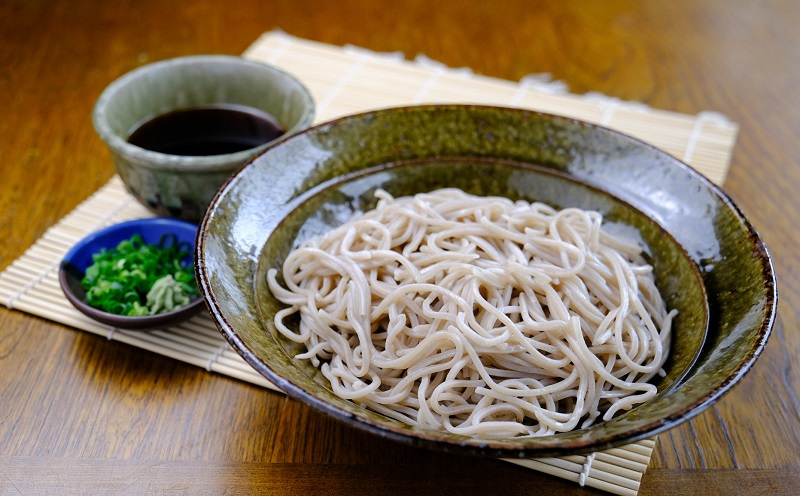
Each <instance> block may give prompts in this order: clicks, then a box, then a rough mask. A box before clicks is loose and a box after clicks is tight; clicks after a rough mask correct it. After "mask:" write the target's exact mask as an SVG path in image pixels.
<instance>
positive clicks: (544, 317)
mask: <svg viewBox="0 0 800 496" xmlns="http://www.w3.org/2000/svg"><path fill="white" fill-rule="evenodd" d="M376 196H377V197H378V199H379V201H378V205H377V207H376V208H375V209H374V210H371V211H368V212H366V213H364V214H360V215H358V216H356V217H354V218H353V219H351V220H350V221H348V222H347V223H345V224H344V225H342V226H340V227H338V228H336V229H334V230H332V231H330V232H328V233H326V234H325V235H323V236H321V237H317V238H315V239H312V240H309V241H307V242H305V243H304V244H303V245H302V246H300V247H298V248H297V249H295V250H294V251H292V252H291V253H290V254H289V255H288V257H287V259H286V261H285V263H284V265H283V268H282V276H283V285H281V283H279V282H278V279H277V274H278V271H277V270H276V269H274V268H273V269H270V270H269V271H268V274H267V278H268V285H269V288H270V290H271V291H272V293H273V295H274V296H275V297H276V298H277V299H278V300H280V301H281V302H283V303H284V304H286V305H288V308H285V309H283V310H281V311H280V312H278V314H277V315H276V317H275V324H276V326H277V329H278V330H279V332H280V333H281V334H283V335H284V336H286V337H287V338H288V339H290V340H292V341H295V342H298V343H302V344H303V345H305V347H306V348H307V352H305V353H302V354H300V355H298V356H297V358H300V359H307V360H310V361H311V362H312V363H313V364H314V366H316V367H319V368H320V370H321V371H322V373H323V374H324V376H325V377H326V378H327V379H328V380H329V381H330V383H331V387H332V389H333V391H334V392H335V393H336V394H337V395H339V396H340V397H342V398H345V399H349V400H352V401H353V402H355V403H357V404H359V405H363V406H364V407H366V408H368V409H371V410H373V411H375V412H379V413H381V414H383V415H386V416H388V417H391V418H393V419H397V420H399V421H402V422H404V423H406V424H409V425H412V426H419V427H422V428H426V429H434V430H447V431H450V432H453V433H457V434H463V435H470V436H478V437H482V438H500V437H514V436H544V435H550V434H554V433H558V432H564V431H569V430H572V429H575V428H579V427H587V426H589V425H591V424H592V423H594V422H596V421H598V419H600V418H602V419H604V420H608V419H610V418H611V417H613V416H614V415H615V414H616V413H617V412H618V411H620V410H625V409H629V408H631V407H633V406H635V405H637V404H639V403H642V402H644V401H647V400H648V399H650V398H652V397H653V396H654V395H655V394H656V387H655V386H654V385H653V384H650V383H648V381H649V380H650V379H651V378H652V377H653V376H655V375H656V374H658V373H659V372H661V368H662V365H663V364H664V361H665V360H666V357H667V353H668V351H669V343H670V326H671V320H672V317H673V315H674V313H675V312H674V311H673V312H668V311H667V309H666V308H665V304H664V301H663V300H662V298H661V296H660V294H659V292H658V290H657V289H656V287H655V284H654V281H653V275H652V267H651V266H649V265H648V264H647V263H646V262H645V261H644V259H643V258H642V248H641V247H640V246H638V245H637V244H636V243H634V242H631V241H629V240H626V239H622V238H619V237H615V236H612V235H610V234H609V233H607V232H605V231H604V230H603V229H602V228H601V222H602V217H601V215H600V214H599V213H597V212H591V211H584V210H580V209H577V208H567V209H564V210H560V211H557V210H555V209H553V208H551V207H549V206H547V205H545V204H541V203H526V202H524V201H517V202H512V201H511V200H509V199H506V198H499V197H476V196H471V195H468V194H466V193H464V192H463V191H460V190H456V189H443V190H438V191H434V192H431V193H424V194H418V195H416V196H414V197H403V198H397V199H395V198H392V197H391V196H390V195H389V194H388V193H386V192H384V191H378V192H377V193H376ZM297 313H299V317H300V319H299V327H298V328H296V329H293V328H290V327H289V326H288V325H286V323H285V322H284V321H285V320H286V319H287V317H289V316H290V315H292V314H297Z"/></svg>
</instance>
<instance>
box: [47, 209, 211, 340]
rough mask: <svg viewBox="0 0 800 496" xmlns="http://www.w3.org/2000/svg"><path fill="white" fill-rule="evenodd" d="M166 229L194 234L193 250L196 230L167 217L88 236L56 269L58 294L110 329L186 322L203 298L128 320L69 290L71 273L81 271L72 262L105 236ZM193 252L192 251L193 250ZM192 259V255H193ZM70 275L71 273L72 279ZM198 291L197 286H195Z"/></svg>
mask: <svg viewBox="0 0 800 496" xmlns="http://www.w3.org/2000/svg"><path fill="white" fill-rule="evenodd" d="M153 225H158V226H166V227H170V228H177V229H178V230H182V231H184V232H186V233H188V232H190V231H192V230H193V231H194V233H195V234H194V236H192V237H193V247H194V246H196V243H197V226H196V225H195V224H192V223H191V222H187V221H184V220H180V219H171V218H167V217H148V218H142V219H132V220H128V221H123V222H119V223H116V224H111V225H108V226H106V227H103V228H101V229H98V230H96V231H93V232H91V233H90V234H88V235H86V236H84V237H83V238H81V239H80V240H79V241H78V242H76V243H75V244H74V245H72V247H70V249H69V250H68V251H67V253H66V254H64V256H63V257H62V258H61V261H60V262H59V269H58V281H59V285H60V286H61V290H62V291H63V293H64V296H65V297H66V298H67V300H68V301H69V302H70V303H71V304H72V305H73V306H74V307H75V308H76V309H77V310H78V311H79V312H81V313H82V314H84V315H86V316H87V317H90V318H91V319H93V320H96V321H97V322H100V323H102V324H106V325H110V326H113V327H118V328H121V329H128V330H151V329H154V328H159V327H164V326H166V325H169V324H173V323H176V322H178V321H182V320H185V319H188V318H189V317H191V316H193V315H194V314H196V313H197V312H199V311H200V309H201V308H202V307H203V306H204V298H203V297H202V294H201V296H200V297H198V298H195V299H194V300H192V301H191V302H189V304H188V305H184V306H182V307H180V308H177V309H175V310H172V311H169V312H163V313H159V314H156V315H143V316H127V315H117V314H112V313H109V312H105V311H103V310H100V309H98V308H94V307H92V306H90V305H89V304H87V303H86V302H85V301H84V300H83V299H82V298H80V297H79V296H78V295H77V294H75V292H74V291H73V290H72V288H71V286H70V284H69V281H70V279H71V278H72V277H73V276H75V275H76V274H74V272H76V271H80V269H78V268H77V267H76V266H75V265H74V264H73V263H72V260H73V259H74V258H75V257H76V256H77V255H78V254H79V253H81V252H82V251H84V250H86V249H87V248H88V247H89V246H90V245H91V244H92V243H94V242H96V241H98V240H101V239H103V238H104V237H106V236H109V235H112V234H114V233H117V232H119V231H123V232H124V231H125V230H128V229H132V230H135V229H136V228H145V229H146V228H147V227H148V226H153ZM193 251H194V250H193ZM192 255H194V253H192ZM71 273H73V274H72V275H71ZM198 289H199V285H198Z"/></svg>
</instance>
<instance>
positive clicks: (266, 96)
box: [92, 55, 315, 223]
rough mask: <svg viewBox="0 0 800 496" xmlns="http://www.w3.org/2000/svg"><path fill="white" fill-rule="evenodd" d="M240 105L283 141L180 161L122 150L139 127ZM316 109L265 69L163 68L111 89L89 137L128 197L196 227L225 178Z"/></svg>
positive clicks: (185, 62) (210, 59)
mask: <svg viewBox="0 0 800 496" xmlns="http://www.w3.org/2000/svg"><path fill="white" fill-rule="evenodd" d="M225 104H229V105H241V106H247V107H252V108H255V109H257V110H261V111H264V112H267V113H268V114H270V115H272V116H273V117H274V118H275V119H276V120H277V121H278V123H279V124H280V125H281V127H282V128H283V129H284V130H285V131H286V133H285V134H284V135H283V136H281V137H279V138H277V139H276V140H274V141H270V142H268V143H264V144H262V145H260V146H256V147H254V148H250V149H248V150H243V151H238V152H235V153H225V154H220V155H207V156H184V155H172V154H166V153H159V152H154V151H150V150H147V149H145V148H141V147H139V146H136V145H133V144H131V143H129V142H128V139H129V137H130V135H131V132H132V131H133V130H134V129H135V128H136V126H137V125H140V124H141V123H142V122H144V121H147V120H148V119H151V118H153V117H155V116H158V115H161V114H165V113H167V112H170V111H174V110H179V109H189V108H194V107H201V106H208V105H225ZM314 113H315V105H314V101H313V98H312V97H311V94H310V92H309V91H308V89H307V88H306V87H305V86H304V85H303V84H302V83H301V82H300V81H299V80H297V79H296V78H295V77H294V76H292V75H291V74H288V73H287V72H284V71H282V70H280V69H278V68H276V67H273V66H271V65H268V64H264V63H260V62H256V61H252V60H247V59H244V58H241V57H233V56H225V55H196V56H188V57H179V58H174V59H169V60H163V61H159V62H155V63H152V64H148V65H145V66H142V67H139V68H138V69H135V70H133V71H131V72H129V73H127V74H125V75H123V76H122V77H120V78H119V79H117V80H115V81H114V82H112V83H111V84H110V85H109V86H108V87H107V88H106V89H105V90H104V91H103V92H102V94H101V95H100V97H99V98H98V100H97V103H96V104H95V107H94V111H93V114H92V120H93V123H94V127H95V130H96V131H97V134H98V135H99V136H100V138H101V139H102V140H103V142H104V143H105V144H106V146H107V147H108V149H109V150H110V152H111V157H112V159H113V162H114V165H115V168H116V171H117V173H118V174H119V176H120V178H121V179H122V181H123V183H124V184H125V187H126V189H127V190H128V191H129V192H130V193H131V194H132V195H133V196H134V197H135V198H136V199H137V200H139V202H141V203H142V204H143V205H144V206H146V207H147V208H148V209H150V210H151V211H152V212H153V213H154V214H156V215H158V216H166V217H175V218H179V219H183V220H188V221H191V222H195V223H196V222H198V221H199V220H200V218H201V217H202V215H203V213H204V212H205V209H206V207H207V206H208V203H209V202H210V201H211V198H212V197H213V196H214V194H215V193H216V191H217V189H218V188H219V187H220V186H221V185H222V183H223V182H225V180H226V179H227V178H228V176H229V175H230V174H231V173H233V172H234V171H235V170H236V169H237V168H239V167H241V166H242V165H243V164H244V163H246V162H247V161H248V160H250V159H251V158H253V157H254V156H256V155H257V154H258V153H260V152H261V151H263V150H264V149H265V148H266V147H267V146H270V145H271V144H273V143H274V142H275V141H278V140H280V139H283V138H285V137H286V136H289V135H291V134H293V133H296V132H297V131H300V130H302V129H305V128H307V127H308V126H309V125H310V124H311V122H312V121H313V119H314Z"/></svg>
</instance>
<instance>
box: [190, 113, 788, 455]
mask: <svg viewBox="0 0 800 496" xmlns="http://www.w3.org/2000/svg"><path fill="white" fill-rule="evenodd" d="M377 187H381V188H385V189H387V190H388V191H389V192H390V193H393V194H395V195H397V194H412V193H415V192H419V191H427V190H431V189H435V188H439V187H459V188H461V189H464V190H467V191H469V192H473V193H476V194H499V195H504V196H508V197H512V198H525V199H529V200H537V201H545V202H547V203H551V204H553V205H554V206H557V207H568V206H575V207H581V208H594V209H598V210H600V211H601V212H602V213H603V214H604V215H605V216H606V217H607V218H609V219H611V220H613V221H615V222H619V223H622V224H627V225H628V226H632V227H633V228H635V229H636V230H637V231H638V232H639V233H640V235H641V236H642V238H643V239H644V240H645V241H646V242H647V244H648V245H649V248H650V250H651V254H652V264H653V265H654V267H655V270H656V275H657V278H658V281H659V289H660V291H661V292H662V295H663V296H664V297H665V299H666V300H667V301H668V304H670V305H673V306H675V307H676V308H678V309H679V310H680V312H681V313H680V314H679V320H678V321H677V322H676V327H675V336H674V340H673V347H674V349H675V355H674V356H673V357H672V358H671V361H670V363H668V365H667V376H666V377H665V378H664V379H663V380H662V381H661V382H660V383H659V384H658V387H659V394H658V396H657V397H656V398H654V399H652V400H650V401H648V402H646V403H644V404H641V405H639V406H638V407H636V408H634V409H632V410H630V411H628V412H625V413H624V414H621V415H619V416H617V417H615V418H614V419H612V420H609V421H606V422H601V423H597V424H595V425H593V426H591V427H589V428H586V429H580V430H576V431H572V432H568V433H562V434H556V435H552V436H545V437H539V438H524V439H520V438H508V439H491V440H488V439H480V438H469V437H463V436H456V435H452V434H448V433H442V432H432V431H426V430H422V429H416V428H411V427H408V426H404V425H401V424H399V423H398V422H395V421H392V420H389V419H387V418H386V417H383V416H381V415H378V414H374V413H372V412H369V411H366V410H365V409H363V408H361V407H358V406H356V405H354V404H352V403H350V402H348V401H345V400H341V399H340V398H338V397H336V396H335V395H334V394H333V393H332V391H331V389H330V386H329V385H328V384H327V383H326V381H325V380H324V378H321V374H319V373H317V372H316V370H315V369H314V368H313V367H312V366H311V365H310V364H308V363H307V362H305V361H300V360H296V359H294V358H293V357H294V354H295V353H296V352H297V351H298V350H297V348H296V347H295V346H293V345H292V344H291V343H288V342H286V340H284V339H282V337H281V336H280V335H279V334H277V333H276V332H275V329H274V325H273V324H272V321H271V318H272V316H273V315H274V312H275V311H276V310H277V309H278V308H280V305H279V304H278V303H277V302H276V301H274V299H272V297H271V295H270V294H269V291H268V290H267V289H266V288H265V282H264V274H265V271H266V270H267V269H268V268H269V267H279V266H280V264H281V262H282V260H283V257H285V256H286V253H288V251H289V250H290V249H291V248H292V247H293V246H295V245H296V243H298V242H299V241H301V240H302V239H304V238H305V237H307V236H310V235H314V234H316V233H318V232H321V231H324V230H327V229H329V228H331V227H332V226H335V225H337V224H339V223H341V222H343V221H344V220H346V218H348V217H349V216H350V215H351V214H352V213H354V212H358V211H361V210H363V209H366V208H370V206H371V204H370V202H371V200H370V197H371V193H372V191H373V190H374V189H375V188H377ZM196 259H197V266H196V267H197V274H198V282H199V284H200V288H201V292H202V293H203V296H204V297H205V298H206V301H207V303H208V306H209V310H210V313H211V315H212V317H213V319H214V320H215V322H216V324H217V326H218V327H219V329H220V331H221V332H222V334H223V335H224V336H225V337H226V338H227V339H228V341H229V342H230V343H231V345H232V346H233V347H234V348H235V349H236V350H237V351H238V352H239V353H240V354H241V355H242V356H243V357H244V359H245V360H246V361H247V362H248V363H250V364H251V365H252V366H253V367H254V368H255V369H256V370H258V371H259V372H260V373H262V374H263V375H264V376H265V377H266V378H267V379H269V380H270V381H272V382H273V383H275V384H276V385H277V386H278V387H280V388H281V389H283V390H284V391H286V393H287V394H289V395H290V396H292V397H294V398H296V399H298V400H300V401H303V402H305V403H307V404H308V405H311V406H312V407H314V408H316V409H318V410H320V411H322V412H325V413H327V414H329V415H331V416H333V417H335V418H338V419H340V420H342V421H344V422H347V423H348V424H350V425H353V426H355V427H357V428H361V429H364V430H366V431H369V432H372V433H375V434H377V435H380V436H382V437H385V438H389V439H393V440H396V441H400V442H404V443H408V444H411V445H415V446H423V447H426V448H431V449H437V450H441V451H445V452H455V453H471V454H480V455H487V456H501V457H540V456H559V455H567V454H575V453H585V452H589V451H595V450H599V449H606V448H609V447H613V446H617V445H621V444H625V443H629V442H633V441H636V440H638V439H642V438H645V437H649V436H652V435H654V434H657V433H658V432H661V431H663V430H665V429H668V428H670V427H673V426H675V425H677V424H678V423H680V422H682V421H685V420H687V419H689V418H691V417H692V416H694V415H696V414H698V413H699V412H700V411H702V410H703V409H704V408H706V407H707V406H708V405H710V404H712V403H713V402H714V401H715V400H716V399H717V398H719V397H720V395H722V394H723V393H724V392H725V391H727V390H728V389H730V388H731V387H732V386H733V385H734V384H735V383H736V382H737V381H738V380H739V379H741V377H742V376H743V375H744V373H745V372H747V371H748V370H749V369H750V367H751V366H752V365H753V363H754V362H755V360H756V358H757V357H758V355H759V354H760V352H761V350H762V349H763V347H764V345H765V343H766V341H767V338H768V336H769V333H770V330H771V327H772V324H773V320H774V317H775V307H776V300H777V290H776V285H775V277H774V273H773V269H772V264H771V260H770V257H769V254H768V252H767V250H766V247H765V246H764V244H763V242H762V241H761V239H760V238H759V236H758V234H757V232H756V231H755V229H754V228H753V227H752V226H751V225H750V223H749V222H748V220H747V219H746V217H745V216H744V215H743V214H742V213H741V211H740V210H739V209H738V208H737V207H736V206H735V205H734V204H733V202H732V201H731V200H730V199H729V198H728V197H727V196H726V195H725V194H724V193H723V192H722V191H721V190H720V189H719V188H717V187H716V186H714V185H713V184H712V183H710V182H709V181H708V180H707V179H705V178H704V177H703V176H701V175H700V174H699V173H697V172H696V171H694V170H693V169H692V168H690V167H689V166H687V165H685V164H683V163H681V162H680V161H678V160H676V159H675V158H673V157H671V156H670V155H668V154H666V153H664V152H662V151H660V150H657V149H655V148H653V147H652V146H649V145H647V144H644V143H642V142H641V141H638V140H636V139H633V138H631V137H628V136H625V135H622V134H620V133H617V132H614V131H611V130H608V129H605V128H602V127H598V126H595V125H591V124H586V123H582V122H578V121H574V120H570V119H567V118H562V117H556V116H552V115H546V114H539V113H535V112H530V111H525V110H519V109H506V108H497V107H481V106H460V105H449V106H421V107H406V108H398V109H387V110H382V111H376V112H371V113H367V114H361V115H356V116H349V117H345V118H342V119H339V120H336V121H333V122H329V123H326V124H323V125H320V126H317V127H314V128H311V129H309V130H307V131H305V132H302V133H300V134H298V135H296V136H293V137H291V138H289V139H287V140H285V141H283V142H282V143H280V144H278V145H277V146H275V147H272V148H270V149H269V150H267V151H266V152H265V153H264V154H262V155H261V156H259V157H258V158H257V159H255V160H254V161H253V162H251V163H250V164H248V165H247V166H245V167H244V168H243V169H241V170H240V171H239V172H237V173H236V174H235V175H234V176H232V177H231V178H230V180H229V181H228V182H227V183H226V184H225V185H224V186H223V187H222V188H221V189H220V191H219V192H218V194H217V196H216V197H215V198H214V200H213V201H212V203H211V205H210V207H209V209H208V211H207V213H206V215H205V217H204V219H203V221H202V222H201V224H200V230H199V232H198V245H197V253H196ZM706 310H707V313H706ZM706 319H707V320H706ZM706 323H707V325H706Z"/></svg>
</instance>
